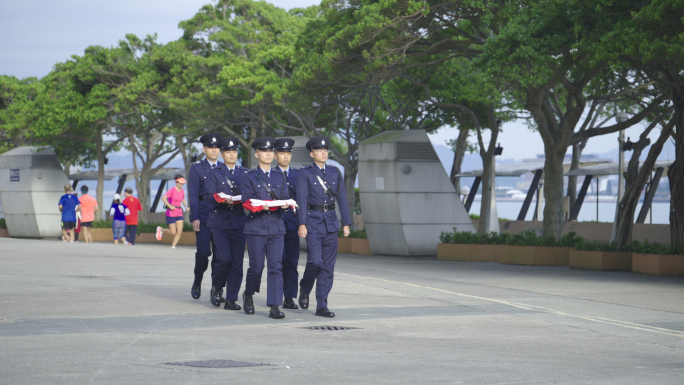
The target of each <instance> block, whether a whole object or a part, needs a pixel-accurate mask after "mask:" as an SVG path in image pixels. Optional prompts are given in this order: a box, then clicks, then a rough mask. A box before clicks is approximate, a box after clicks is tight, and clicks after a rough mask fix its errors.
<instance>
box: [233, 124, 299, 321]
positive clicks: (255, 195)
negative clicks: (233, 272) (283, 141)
mask: <svg viewBox="0 0 684 385" xmlns="http://www.w3.org/2000/svg"><path fill="white" fill-rule="evenodd" d="M274 144H275V139H274V138H272V137H262V138H258V139H256V140H255V141H254V142H253V143H252V147H253V148H254V150H255V154H254V155H255V156H256V158H257V159H258V160H259V165H258V166H257V168H255V169H253V170H249V171H247V173H246V174H245V176H244V178H243V183H242V199H243V201H244V202H248V200H249V199H258V200H264V201H268V200H280V199H289V194H288V191H287V182H286V181H285V178H284V176H283V173H282V172H280V171H278V170H271V162H273V145H274ZM287 209H288V206H283V207H281V208H278V209H275V211H273V210H271V209H269V208H268V207H266V206H264V207H263V209H262V210H260V211H256V212H251V213H250V214H249V215H248V216H247V224H246V225H245V235H247V250H248V254H249V269H248V270H247V279H246V280H245V291H244V293H243V295H242V298H243V300H244V302H243V307H244V311H245V313H247V314H254V300H253V298H252V296H253V295H254V293H255V292H259V286H260V284H261V274H262V272H263V270H264V259H267V261H268V275H267V280H266V282H267V284H266V291H267V296H266V305H268V306H270V307H271V311H270V313H269V315H268V316H269V317H271V318H276V319H279V318H285V314H283V312H281V311H280V309H279V308H278V306H279V305H280V304H281V303H282V302H283V272H282V270H281V268H282V256H283V238H284V235H285V225H284V224H283V219H282V211H283V210H287Z"/></svg>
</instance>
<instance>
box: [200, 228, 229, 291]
mask: <svg viewBox="0 0 684 385" xmlns="http://www.w3.org/2000/svg"><path fill="white" fill-rule="evenodd" d="M211 233H212V235H213V239H214V242H216V244H217V246H218V254H217V256H216V266H215V267H214V274H213V277H212V286H213V287H214V288H220V289H223V287H224V286H225V285H226V281H227V280H228V269H229V267H230V248H229V244H230V240H229V238H228V231H227V230H222V229H211ZM204 260H205V261H206V260H207V259H206V258H205V259H204ZM205 268H206V265H205Z"/></svg>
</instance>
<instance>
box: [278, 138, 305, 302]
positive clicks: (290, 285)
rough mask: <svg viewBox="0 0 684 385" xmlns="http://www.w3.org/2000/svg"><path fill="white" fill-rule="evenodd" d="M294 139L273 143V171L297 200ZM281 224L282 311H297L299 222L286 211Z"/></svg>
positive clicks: (291, 213)
mask: <svg viewBox="0 0 684 385" xmlns="http://www.w3.org/2000/svg"><path fill="white" fill-rule="evenodd" d="M294 143H295V141H294V139H290V138H280V139H277V140H276V141H275V158H276V162H277V163H278V166H276V167H274V170H276V169H278V170H280V171H281V172H282V173H283V175H284V176H285V180H286V181H287V190H288V192H289V194H290V198H292V199H295V200H296V199H297V192H296V191H297V190H296V189H297V177H298V176H299V171H298V170H297V169H296V168H294V167H290V161H291V160H292V146H294ZM283 222H284V223H285V241H284V245H283V262H282V264H283V267H282V269H283V295H284V296H285V300H284V301H283V308H284V309H298V308H299V307H298V306H297V304H296V303H295V301H294V300H295V298H297V289H298V287H299V285H298V284H297V281H298V280H299V273H298V272H297V265H298V264H299V235H298V234H297V232H298V230H299V220H298V219H297V215H296V214H295V213H294V211H293V210H286V211H285V212H284V213H283Z"/></svg>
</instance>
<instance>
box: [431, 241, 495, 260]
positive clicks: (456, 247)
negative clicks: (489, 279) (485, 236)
mask: <svg viewBox="0 0 684 385" xmlns="http://www.w3.org/2000/svg"><path fill="white" fill-rule="evenodd" d="M505 247H506V246H502V245H461V244H453V243H438V244H437V260H439V261H457V262H499V253H500V251H499V250H500V249H501V248H505Z"/></svg>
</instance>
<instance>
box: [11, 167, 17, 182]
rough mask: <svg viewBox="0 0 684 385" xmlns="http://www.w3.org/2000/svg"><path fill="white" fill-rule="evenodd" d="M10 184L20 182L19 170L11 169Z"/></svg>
mask: <svg viewBox="0 0 684 385" xmlns="http://www.w3.org/2000/svg"><path fill="white" fill-rule="evenodd" d="M10 182H19V169H10Z"/></svg>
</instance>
